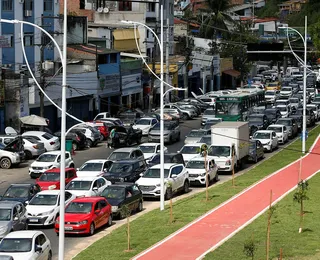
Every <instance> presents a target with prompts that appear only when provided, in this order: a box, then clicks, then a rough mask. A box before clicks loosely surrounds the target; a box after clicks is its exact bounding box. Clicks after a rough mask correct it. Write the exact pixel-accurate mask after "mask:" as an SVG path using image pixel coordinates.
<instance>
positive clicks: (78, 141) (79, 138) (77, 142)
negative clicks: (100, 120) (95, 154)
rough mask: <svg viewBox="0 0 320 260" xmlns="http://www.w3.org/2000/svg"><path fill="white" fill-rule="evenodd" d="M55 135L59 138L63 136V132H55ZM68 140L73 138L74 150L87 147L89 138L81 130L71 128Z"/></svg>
mask: <svg viewBox="0 0 320 260" xmlns="http://www.w3.org/2000/svg"><path fill="white" fill-rule="evenodd" d="M54 135H55V136H57V137H59V139H60V138H61V132H55V133H54ZM66 140H72V148H73V150H74V151H76V150H82V149H85V148H86V147H87V138H86V136H85V135H84V134H83V133H82V132H81V131H80V130H77V129H71V130H70V132H69V133H68V134H67V136H66Z"/></svg>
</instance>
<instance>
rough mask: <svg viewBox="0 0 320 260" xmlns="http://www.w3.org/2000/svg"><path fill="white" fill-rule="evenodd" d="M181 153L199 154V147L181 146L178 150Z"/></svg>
mask: <svg viewBox="0 0 320 260" xmlns="http://www.w3.org/2000/svg"><path fill="white" fill-rule="evenodd" d="M180 153H182V154H199V153H200V147H199V146H183V147H182V149H181V150H180Z"/></svg>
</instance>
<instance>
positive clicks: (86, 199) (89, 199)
mask: <svg viewBox="0 0 320 260" xmlns="http://www.w3.org/2000/svg"><path fill="white" fill-rule="evenodd" d="M101 199H104V198H103V197H78V198H75V199H74V200H72V202H97V201H100V200H101Z"/></svg>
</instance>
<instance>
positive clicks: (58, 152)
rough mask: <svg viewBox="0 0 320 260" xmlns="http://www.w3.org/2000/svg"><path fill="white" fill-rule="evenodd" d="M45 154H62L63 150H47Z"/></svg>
mask: <svg viewBox="0 0 320 260" xmlns="http://www.w3.org/2000/svg"><path fill="white" fill-rule="evenodd" d="M66 153H68V151H66ZM43 154H54V155H60V154H61V151H60V150H59V151H51V152H45V153H43Z"/></svg>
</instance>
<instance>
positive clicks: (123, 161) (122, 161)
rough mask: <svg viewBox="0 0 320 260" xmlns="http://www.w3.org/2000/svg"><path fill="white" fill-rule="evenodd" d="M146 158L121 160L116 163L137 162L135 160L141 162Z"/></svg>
mask: <svg viewBox="0 0 320 260" xmlns="http://www.w3.org/2000/svg"><path fill="white" fill-rule="evenodd" d="M141 161H144V160H139V159H132V160H131V159H128V160H120V161H115V162H114V163H118V164H122V163H123V164H125V163H135V162H141Z"/></svg>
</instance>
